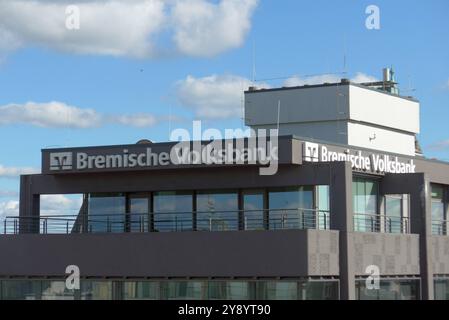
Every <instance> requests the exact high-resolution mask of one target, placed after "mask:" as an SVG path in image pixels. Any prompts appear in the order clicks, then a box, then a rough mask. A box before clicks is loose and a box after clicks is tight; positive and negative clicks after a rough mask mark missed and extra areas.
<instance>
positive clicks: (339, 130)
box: [245, 69, 420, 156]
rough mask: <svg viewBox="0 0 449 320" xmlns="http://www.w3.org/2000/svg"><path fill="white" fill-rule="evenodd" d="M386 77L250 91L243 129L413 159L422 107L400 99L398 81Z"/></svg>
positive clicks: (246, 94) (409, 100)
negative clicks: (363, 82) (276, 129)
mask: <svg viewBox="0 0 449 320" xmlns="http://www.w3.org/2000/svg"><path fill="white" fill-rule="evenodd" d="M386 70H387V72H388V71H389V70H388V69H386ZM384 74H385V73H384ZM386 77H387V79H385V78H384V81H381V82H375V83H366V84H354V83H351V82H349V81H348V80H346V79H342V81H341V82H340V83H332V84H329V83H325V84H321V85H305V86H301V87H282V88H275V89H256V88H254V87H251V88H249V90H248V91H246V92H245V124H246V125H248V126H250V127H251V128H253V129H275V128H277V126H278V124H279V134H280V135H296V136H299V137H303V138H308V139H310V140H321V141H326V142H333V143H339V144H345V145H349V146H354V147H362V148H368V149H374V150H380V151H385V152H391V153H397V154H402V155H408V156H415V155H417V154H419V153H420V152H419V151H418V152H417V150H416V149H417V148H416V146H415V139H416V134H418V133H419V131H420V120H419V107H420V106H419V102H418V101H417V100H415V99H413V98H411V97H403V96H399V95H398V94H397V92H398V91H397V88H396V86H395V85H396V83H395V82H394V80H393V81H392V80H390V78H388V75H387V76H386Z"/></svg>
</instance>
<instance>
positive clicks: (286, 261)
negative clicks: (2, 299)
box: [0, 137, 449, 299]
mask: <svg viewBox="0 0 449 320" xmlns="http://www.w3.org/2000/svg"><path fill="white" fill-rule="evenodd" d="M281 140H282V139H281ZM282 141H283V142H282V143H280V153H281V156H280V158H281V161H280V162H281V163H280V165H279V170H278V172H277V174H275V175H271V176H263V175H260V173H259V167H258V166H257V165H237V164H236V165H227V166H226V165H223V166H196V167H188V166H186V167H180V168H176V167H168V168H151V169H148V170H143V169H142V170H141V169H139V170H118V169H116V170H109V171H108V170H104V171H102V170H93V171H92V172H70V173H51V172H50V171H44V172H45V173H44V174H38V175H26V176H22V177H21V192H20V215H21V216H22V217H27V216H35V217H36V216H39V213H40V201H39V196H40V195H42V194H73V193H90V192H124V193H128V192H143V191H144V192H152V191H172V190H210V189H234V190H242V189H254V188H275V187H289V186H299V185H328V186H329V187H330V195H329V197H330V212H331V219H330V230H276V231H269V230H265V231H243V230H241V231H228V232H185V233H184V232H182V233H176V232H172V233H164V234H158V233H143V234H126V233H120V234H70V235H39V234H17V235H1V236H0V252H1V253H2V255H5V256H7V257H8V259H7V260H4V261H2V262H0V277H11V276H61V275H63V272H64V270H65V266H67V265H69V264H73V263H74V262H76V264H78V265H79V266H80V268H81V270H82V272H83V274H84V275H85V276H89V277H148V278H151V277H163V278H164V277H185V278H189V277H205V278H213V277H229V278H233V277H244V278H257V277H262V278H263V277H270V278H295V277H316V276H321V277H328V276H329V277H337V278H338V279H339V282H340V298H341V299H355V298H356V295H355V279H356V277H357V276H364V275H366V274H365V269H366V267H367V266H368V265H370V264H375V265H378V266H379V267H380V268H381V273H382V275H385V276H404V277H406V276H415V277H419V278H420V279H421V283H422V298H424V299H433V277H434V275H436V274H438V275H448V276H449V257H448V255H449V240H448V239H449V236H447V235H446V236H440V237H436V236H433V235H432V230H431V227H432V221H431V207H430V202H431V195H430V184H431V183H438V184H442V185H444V186H445V190H446V193H447V192H448V190H449V187H448V186H449V164H445V163H441V162H433V161H426V160H424V159H421V158H414V161H415V162H416V172H415V173H404V174H390V173H387V174H380V173H373V172H360V170H354V168H352V167H351V163H350V162H347V161H335V162H324V163H323V162H306V161H304V154H303V149H302V141H301V140H299V139H296V138H293V137H289V138H285V139H284V140H282ZM130 147H131V146H130ZM156 147H157V145H156ZM159 147H160V148H162V149H163V148H165V147H166V146H159ZM330 147H331V146H330ZM332 147H333V148H335V149H342V150H343V149H345V147H344V146H338V145H335V146H332ZM120 148H123V146H120ZM112 149H113V148H112ZM92 150H94V151H93V152H97V153H101V150H100V149H95V148H93V149H92ZM102 150H106V151H107V150H110V148H103V149H102ZM56 151H57V152H61V151H66V150H64V149H62V150H61V149H58V150H56ZM48 152H51V151H48ZM48 152H47V151H45V152H44V153H43V166H44V167H46V166H48V165H49V158H48ZM159 169H160V170H159ZM355 174H356V175H360V174H363V175H367V176H370V177H372V178H376V179H378V181H379V186H380V190H379V191H380V195H381V196H382V195H388V194H408V195H409V199H410V233H409V234H394V235H393V234H385V233H368V232H354V220H353V219H354V209H353V189H352V180H353V176H354V175H355ZM446 202H447V198H446ZM142 252H145V254H144V255H142V254H141V253H142Z"/></svg>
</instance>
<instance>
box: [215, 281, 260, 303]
mask: <svg viewBox="0 0 449 320" xmlns="http://www.w3.org/2000/svg"><path fill="white" fill-rule="evenodd" d="M253 284H254V283H251V282H246V281H211V282H209V299H211V300H249V299H254V292H253V291H254V290H253V289H254V286H253Z"/></svg>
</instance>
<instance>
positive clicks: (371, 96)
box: [349, 85, 419, 133]
mask: <svg viewBox="0 0 449 320" xmlns="http://www.w3.org/2000/svg"><path fill="white" fill-rule="evenodd" d="M349 109H350V119H351V120H355V121H361V122H367V123H371V124H375V125H378V126H383V127H389V128H395V129H397V130H401V131H407V132H410V133H419V102H417V101H412V100H408V99H404V98H400V97H398V96H394V95H390V94H384V93H379V92H376V91H373V90H369V89H366V88H363V87H360V86H353V85H352V86H350V88H349Z"/></svg>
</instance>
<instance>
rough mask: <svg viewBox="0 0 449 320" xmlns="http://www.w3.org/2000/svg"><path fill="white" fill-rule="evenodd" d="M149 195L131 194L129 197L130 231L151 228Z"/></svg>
mask: <svg viewBox="0 0 449 320" xmlns="http://www.w3.org/2000/svg"><path fill="white" fill-rule="evenodd" d="M148 213H149V195H147V194H142V195H131V196H130V199H129V215H128V219H129V221H128V224H129V231H130V232H146V231H148V230H149V228H148V227H149V219H148V218H149V215H148Z"/></svg>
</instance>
